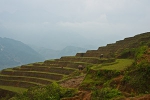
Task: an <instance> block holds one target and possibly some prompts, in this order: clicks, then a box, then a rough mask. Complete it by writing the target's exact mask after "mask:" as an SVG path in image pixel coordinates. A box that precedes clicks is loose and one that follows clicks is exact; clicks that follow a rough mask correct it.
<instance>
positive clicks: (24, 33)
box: [0, 0, 150, 48]
mask: <svg viewBox="0 0 150 100" xmlns="http://www.w3.org/2000/svg"><path fill="white" fill-rule="evenodd" d="M149 4H150V0H0V37H11V38H14V39H17V40H20V41H23V42H25V43H28V44H29V43H31V44H36V43H39V45H42V44H46V42H47V43H49V44H51V43H53V44H55V42H56V41H59V40H60V41H59V42H56V45H57V46H56V45H53V46H52V45H51V48H59V45H62V46H65V43H67V42H68V44H66V45H70V44H80V43H83V42H86V43H87V44H88V43H92V44H94V45H96V46H97V45H101V44H103V43H102V42H104V43H110V42H115V41H116V40H118V39H123V38H125V37H128V36H134V35H136V34H139V33H143V32H147V31H150V6H149ZM79 37H80V38H79ZM78 38H79V39H80V40H81V39H83V40H81V41H80V42H79V41H78V43H77V42H76V41H77V39H78ZM40 42H42V43H41V44H40ZM69 43H70V44H69ZM86 43H85V44H86ZM43 46H44V45H43Z"/></svg>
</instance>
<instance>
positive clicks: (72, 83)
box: [60, 76, 84, 88]
mask: <svg viewBox="0 0 150 100" xmlns="http://www.w3.org/2000/svg"><path fill="white" fill-rule="evenodd" d="M83 79H84V76H80V77H76V78H72V79H70V80H67V81H65V82H62V83H61V84H60V85H61V86H62V87H66V88H77V87H78V86H79V85H80V84H81V82H82V81H83Z"/></svg>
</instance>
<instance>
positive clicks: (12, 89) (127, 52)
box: [0, 32, 150, 100]
mask: <svg viewBox="0 0 150 100" xmlns="http://www.w3.org/2000/svg"><path fill="white" fill-rule="evenodd" d="M101 54H103V56H101ZM79 65H80V66H79ZM149 84H150V32H147V33H142V34H138V35H136V36H134V37H129V38H125V39H124V40H120V41H117V42H116V43H112V44H107V45H106V46H104V47H99V48H98V49H97V50H88V51H86V52H85V53H77V54H76V55H75V56H63V57H61V58H60V59H51V60H46V61H44V62H36V63H30V64H25V65H21V66H18V67H14V68H7V69H3V70H2V71H1V72H0V94H1V99H2V100H149V99H150V86H149ZM6 94H7V95H6Z"/></svg>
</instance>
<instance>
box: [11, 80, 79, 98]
mask: <svg viewBox="0 0 150 100" xmlns="http://www.w3.org/2000/svg"><path fill="white" fill-rule="evenodd" d="M76 92H77V90H76V89H65V88H62V87H60V86H59V85H58V84H57V83H55V82H54V83H52V84H50V85H48V86H46V87H33V88H30V89H29V90H28V91H27V92H25V93H23V94H19V95H17V96H15V97H13V98H12V99H10V100H60V98H62V97H71V96H74V94H75V93H76Z"/></svg>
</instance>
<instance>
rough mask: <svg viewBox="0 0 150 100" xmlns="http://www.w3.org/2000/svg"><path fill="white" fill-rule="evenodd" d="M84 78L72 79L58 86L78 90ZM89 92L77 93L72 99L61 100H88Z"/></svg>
mask: <svg viewBox="0 0 150 100" xmlns="http://www.w3.org/2000/svg"><path fill="white" fill-rule="evenodd" d="M84 77H85V76H80V77H76V78H72V79H70V80H67V81H64V82H62V83H61V84H60V85H61V86H62V87H65V88H78V87H79V85H80V84H81V83H82V81H83V79H84ZM90 98H91V92H89V91H79V92H78V94H77V95H76V96H74V97H70V98H63V99H62V100H90Z"/></svg>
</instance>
